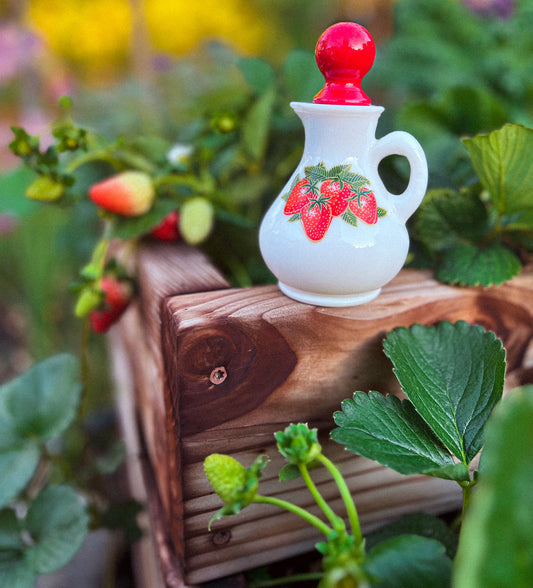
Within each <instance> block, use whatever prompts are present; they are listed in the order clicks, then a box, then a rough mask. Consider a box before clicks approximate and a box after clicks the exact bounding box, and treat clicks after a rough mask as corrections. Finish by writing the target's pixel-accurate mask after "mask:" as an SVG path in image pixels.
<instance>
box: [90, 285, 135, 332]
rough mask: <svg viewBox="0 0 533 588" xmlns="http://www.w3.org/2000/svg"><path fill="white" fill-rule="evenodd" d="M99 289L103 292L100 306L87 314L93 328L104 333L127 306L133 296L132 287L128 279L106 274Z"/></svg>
mask: <svg viewBox="0 0 533 588" xmlns="http://www.w3.org/2000/svg"><path fill="white" fill-rule="evenodd" d="M100 289H101V290H102V292H103V293H104V299H103V301H102V304H101V305H100V308H97V309H96V310H93V311H92V312H91V313H90V314H89V320H90V321H91V326H92V328H93V330H95V331H96V332H97V333H105V332H106V331H107V330H108V329H109V327H110V326H111V325H112V324H113V323H115V322H116V321H117V320H118V319H119V318H120V316H121V315H122V313H123V312H124V311H125V310H126V308H127V307H128V304H129V303H130V301H131V299H132V297H133V288H132V285H131V282H130V281H129V280H119V279H118V278H116V277H115V276H112V275H107V276H104V277H103V278H102V279H101V281H100Z"/></svg>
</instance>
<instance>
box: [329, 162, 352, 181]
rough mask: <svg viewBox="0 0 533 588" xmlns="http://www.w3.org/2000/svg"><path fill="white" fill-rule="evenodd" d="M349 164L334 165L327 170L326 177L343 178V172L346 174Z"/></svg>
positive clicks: (349, 167)
mask: <svg viewBox="0 0 533 588" xmlns="http://www.w3.org/2000/svg"><path fill="white" fill-rule="evenodd" d="M351 167H352V166H351V165H350V164H347V165H335V166H333V167H332V168H331V169H329V170H328V178H333V179H341V178H342V179H344V176H345V174H347V173H348V172H349V171H350V169H351Z"/></svg>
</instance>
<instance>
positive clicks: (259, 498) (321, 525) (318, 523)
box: [253, 494, 332, 537]
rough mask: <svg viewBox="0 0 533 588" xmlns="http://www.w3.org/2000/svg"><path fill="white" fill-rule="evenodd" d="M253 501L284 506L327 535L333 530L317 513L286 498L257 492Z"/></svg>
mask: <svg viewBox="0 0 533 588" xmlns="http://www.w3.org/2000/svg"><path fill="white" fill-rule="evenodd" d="M253 502H254V503H255V504H272V505H273V506H278V507H279V508H284V509H285V510H288V511H289V512H292V513H293V514H295V515H298V516H299V517H302V519H305V520H306V521H307V522H308V523H309V524H311V525H313V527H316V528H317V529H318V530H319V531H321V532H322V533H324V535H325V536H326V537H327V536H328V535H329V534H330V533H331V531H332V529H331V527H329V526H328V525H326V523H325V522H324V521H322V520H321V519H319V518H318V517H316V516H315V515H313V514H311V513H310V512H307V511H306V510H304V509H303V508H300V507H299V506H296V505H295V504H292V503H290V502H287V501H286V500H281V499H280V498H274V497H273V496H263V495H261V494H256V496H255V497H254V499H253Z"/></svg>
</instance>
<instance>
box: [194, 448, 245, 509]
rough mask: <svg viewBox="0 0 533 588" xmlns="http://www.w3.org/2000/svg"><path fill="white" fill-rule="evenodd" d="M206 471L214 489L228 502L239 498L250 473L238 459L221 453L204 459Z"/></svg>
mask: <svg viewBox="0 0 533 588" xmlns="http://www.w3.org/2000/svg"><path fill="white" fill-rule="evenodd" d="M204 472H205V475H206V476H207V479H208V480H209V483H210V484H211V486H212V487H213V490H214V491H215V492H216V493H217V494H218V495H219V496H220V498H221V499H222V500H223V501H224V502H225V503H226V504H231V503H233V502H235V501H236V500H239V498H240V494H241V493H242V491H243V489H244V488H245V486H246V479H247V477H248V474H247V471H246V468H245V467H244V466H243V465H242V464H240V463H239V462H238V461H237V460H236V459H234V458H233V457H231V456H229V455H222V454H220V453H213V454H211V455H208V456H207V457H206V459H205V461H204Z"/></svg>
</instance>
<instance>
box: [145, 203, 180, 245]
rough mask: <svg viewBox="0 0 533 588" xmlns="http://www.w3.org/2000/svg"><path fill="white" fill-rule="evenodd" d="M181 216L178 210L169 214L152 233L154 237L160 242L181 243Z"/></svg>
mask: <svg viewBox="0 0 533 588" xmlns="http://www.w3.org/2000/svg"><path fill="white" fill-rule="evenodd" d="M178 222H179V214H178V211H177V210H174V211H173V212H170V213H169V214H167V215H166V216H165V217H164V218H163V220H162V221H161V222H160V223H159V224H158V225H157V226H156V227H155V228H153V229H152V231H151V233H150V234H151V235H152V237H154V238H155V239H158V240H159V241H179V239H180V232H179V229H178Z"/></svg>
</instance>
